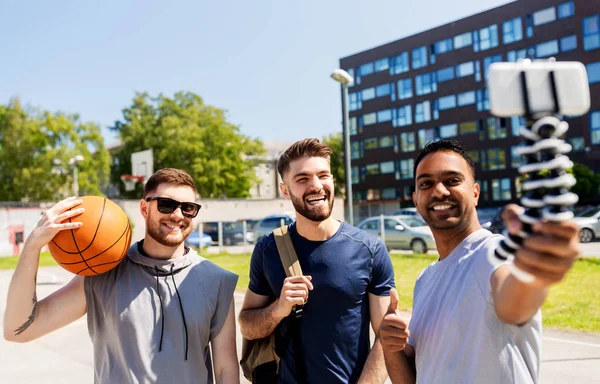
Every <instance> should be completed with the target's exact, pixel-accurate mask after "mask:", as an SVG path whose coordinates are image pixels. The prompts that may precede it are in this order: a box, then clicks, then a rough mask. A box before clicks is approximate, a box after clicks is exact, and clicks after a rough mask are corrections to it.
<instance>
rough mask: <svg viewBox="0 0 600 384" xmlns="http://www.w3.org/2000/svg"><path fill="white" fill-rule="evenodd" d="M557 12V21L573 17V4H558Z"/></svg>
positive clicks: (570, 2) (569, 2) (568, 2)
mask: <svg viewBox="0 0 600 384" xmlns="http://www.w3.org/2000/svg"><path fill="white" fill-rule="evenodd" d="M557 11H558V12H557V13H558V18H559V19H564V18H566V17H571V16H573V15H575V4H573V2H572V1H567V2H566V3H562V4H559V5H558V6H557Z"/></svg>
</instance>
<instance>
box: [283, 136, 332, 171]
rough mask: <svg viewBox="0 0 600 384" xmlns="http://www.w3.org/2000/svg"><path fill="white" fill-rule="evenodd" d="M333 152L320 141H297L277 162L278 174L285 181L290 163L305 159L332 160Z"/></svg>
mask: <svg viewBox="0 0 600 384" xmlns="http://www.w3.org/2000/svg"><path fill="white" fill-rule="evenodd" d="M331 156H333V150H332V149H331V147H330V146H329V145H327V144H323V143H321V142H320V141H319V139H303V140H300V141H296V142H295V143H294V144H292V145H291V146H290V147H289V148H288V149H286V150H285V152H283V153H282V154H281V156H280V157H279V161H278V162H277V172H279V175H280V176H281V178H282V179H283V175H284V174H285V173H286V172H287V171H288V170H289V169H290V163H291V162H292V161H294V160H298V159H302V158H304V157H322V158H324V159H327V160H331Z"/></svg>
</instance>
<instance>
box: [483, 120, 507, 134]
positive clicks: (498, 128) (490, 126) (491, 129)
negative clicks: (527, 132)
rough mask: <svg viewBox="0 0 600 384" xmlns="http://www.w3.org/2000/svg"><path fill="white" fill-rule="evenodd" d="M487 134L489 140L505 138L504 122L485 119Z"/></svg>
mask: <svg viewBox="0 0 600 384" xmlns="http://www.w3.org/2000/svg"><path fill="white" fill-rule="evenodd" d="M503 122H504V124H503ZM487 132H488V137H489V138H490V140H495V139H504V138H506V136H507V132H506V123H505V120H504V119H497V118H495V117H489V118H488V119H487Z"/></svg>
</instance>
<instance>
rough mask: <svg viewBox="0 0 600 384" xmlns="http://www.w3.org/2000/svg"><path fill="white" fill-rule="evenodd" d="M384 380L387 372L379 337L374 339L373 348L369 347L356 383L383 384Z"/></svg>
mask: <svg viewBox="0 0 600 384" xmlns="http://www.w3.org/2000/svg"><path fill="white" fill-rule="evenodd" d="M386 378H387V372H386V370H385V362H384V359H383V349H382V348H381V342H380V341H379V337H375V342H374V343H373V347H371V351H370V352H369V356H368V357H367V361H366V362H365V365H364V367H363V370H362V373H361V374H360V378H359V379H358V382H359V383H360V384H366V383H383V382H385V379H386Z"/></svg>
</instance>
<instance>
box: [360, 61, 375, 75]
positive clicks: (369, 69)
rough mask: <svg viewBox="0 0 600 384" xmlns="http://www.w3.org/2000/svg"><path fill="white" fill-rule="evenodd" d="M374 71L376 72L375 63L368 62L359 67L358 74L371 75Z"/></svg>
mask: <svg viewBox="0 0 600 384" xmlns="http://www.w3.org/2000/svg"><path fill="white" fill-rule="evenodd" d="M373 72H375V66H374V65H373V63H366V64H363V65H361V66H360V67H358V74H359V76H361V77H362V76H367V75H370V74H371V73H373Z"/></svg>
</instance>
